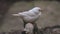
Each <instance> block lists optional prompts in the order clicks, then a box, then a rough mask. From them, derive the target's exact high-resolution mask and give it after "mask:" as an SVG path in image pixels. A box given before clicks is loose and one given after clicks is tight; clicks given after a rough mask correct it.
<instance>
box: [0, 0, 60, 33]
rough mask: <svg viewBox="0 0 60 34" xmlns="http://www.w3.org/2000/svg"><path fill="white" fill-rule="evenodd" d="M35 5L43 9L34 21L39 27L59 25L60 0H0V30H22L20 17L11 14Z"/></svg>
mask: <svg viewBox="0 0 60 34" xmlns="http://www.w3.org/2000/svg"><path fill="white" fill-rule="evenodd" d="M35 6H38V7H41V9H42V10H43V12H42V15H41V16H40V18H39V19H38V20H37V21H36V23H37V26H38V27H39V28H40V27H42V28H44V27H47V26H48V27H49V26H50V27H51V26H55V25H60V0H0V32H11V31H14V30H20V31H22V29H23V21H22V19H21V18H20V17H14V16H12V15H11V14H13V13H18V12H22V11H26V10H29V9H31V8H33V7H35Z"/></svg>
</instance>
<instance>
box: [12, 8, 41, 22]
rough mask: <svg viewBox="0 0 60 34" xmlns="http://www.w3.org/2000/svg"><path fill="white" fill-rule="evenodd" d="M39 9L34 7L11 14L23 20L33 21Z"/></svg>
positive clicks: (38, 13)
mask: <svg viewBox="0 0 60 34" xmlns="http://www.w3.org/2000/svg"><path fill="white" fill-rule="evenodd" d="M39 10H41V8H40V7H34V8H33V9H31V10H28V11H25V12H21V13H18V14H13V16H21V17H22V18H23V20H24V21H25V22H33V21H35V20H36V19H38V18H39V16H40V15H41V12H40V11H39Z"/></svg>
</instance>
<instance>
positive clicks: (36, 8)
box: [33, 7, 42, 11]
mask: <svg viewBox="0 0 60 34" xmlns="http://www.w3.org/2000/svg"><path fill="white" fill-rule="evenodd" d="M33 10H35V11H42V9H41V8H40V7H34V8H33Z"/></svg>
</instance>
